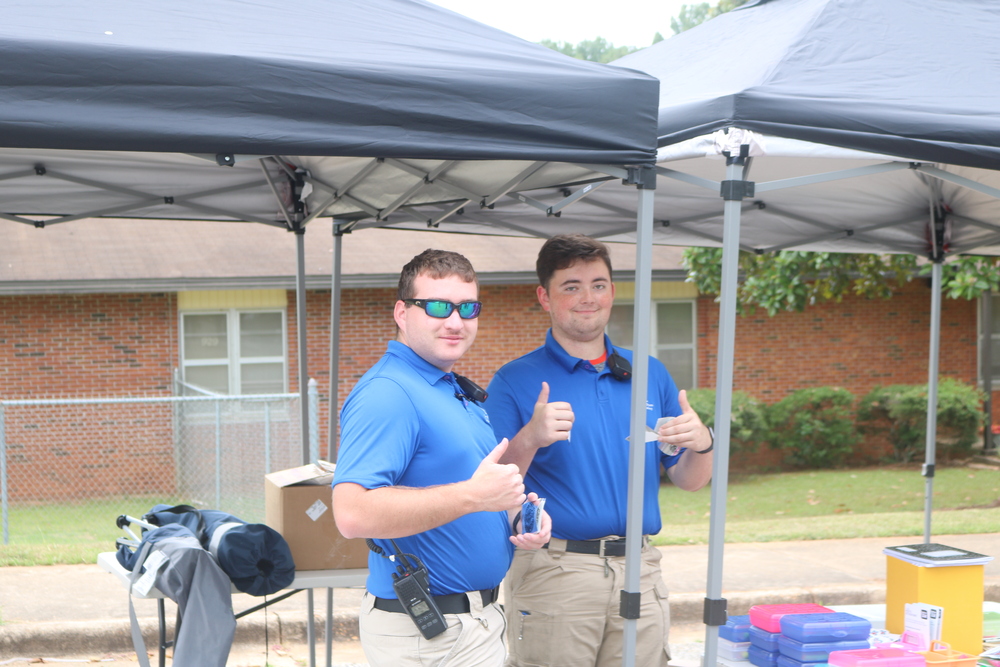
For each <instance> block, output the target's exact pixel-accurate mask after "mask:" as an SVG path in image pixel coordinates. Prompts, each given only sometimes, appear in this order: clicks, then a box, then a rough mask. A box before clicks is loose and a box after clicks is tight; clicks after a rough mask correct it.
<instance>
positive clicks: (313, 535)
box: [264, 464, 368, 570]
mask: <svg viewBox="0 0 1000 667" xmlns="http://www.w3.org/2000/svg"><path fill="white" fill-rule="evenodd" d="M332 481H333V473H331V472H327V471H326V470H323V469H322V468H320V467H319V466H316V465H312V464H310V465H307V466H300V467H298V468H289V469H288V470H280V471H278V472H273V473H271V474H269V475H265V476H264V523H266V524H267V525H268V526H270V527H271V528H274V529H275V530H276V531H278V532H279V533H281V536H282V537H284V538H285V540H286V541H287V542H288V546H289V548H290V549H291V551H292V558H294V559H295V569H296V570H344V569H354V568H366V567H368V547H367V546H366V545H365V541H364V540H363V539H353V540H349V539H347V538H346V537H344V536H342V535H341V534H340V531H338V530H337V524H336V523H334V520H333V507H332V505H333V499H332V497H331V496H332V492H331V489H330V482H332Z"/></svg>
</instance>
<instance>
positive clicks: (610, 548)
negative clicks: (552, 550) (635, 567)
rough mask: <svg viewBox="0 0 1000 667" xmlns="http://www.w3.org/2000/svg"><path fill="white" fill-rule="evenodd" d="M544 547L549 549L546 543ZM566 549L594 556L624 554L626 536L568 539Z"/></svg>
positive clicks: (570, 551)
mask: <svg viewBox="0 0 1000 667" xmlns="http://www.w3.org/2000/svg"><path fill="white" fill-rule="evenodd" d="M543 548H544V549H548V548H549V545H548V544H546V545H545V546H544V547H543ZM566 551H567V552H569V553H574V554H590V555H593V556H624V555H625V538H624V537H620V538H618V539H617V540H566Z"/></svg>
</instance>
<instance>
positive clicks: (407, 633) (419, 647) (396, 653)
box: [359, 592, 507, 667]
mask: <svg viewBox="0 0 1000 667" xmlns="http://www.w3.org/2000/svg"><path fill="white" fill-rule="evenodd" d="M468 597H469V609H470V613H468V614H445V615H444V620H445V622H446V623H447V624H448V629H447V630H445V631H444V632H442V633H441V634H439V635H438V636H437V637H434V638H433V639H424V637H423V635H421V634H420V630H418V629H417V626H416V625H414V623H413V620H412V619H411V618H410V617H409V616H408V615H407V614H400V613H396V612H391V611H382V610H381V609H375V607H374V604H375V596H373V595H372V594H371V593H365V596H364V598H363V599H362V600H361V618H360V619H359V626H360V627H359V631H360V635H361V648H363V649H364V651H365V657H366V658H368V663H369V664H370V665H371V667H432V666H433V667H501V666H502V665H503V663H504V656H505V655H506V653H507V649H506V647H505V646H504V627H505V623H504V617H503V612H502V611H501V610H500V606H499V605H498V604H496V603H495V602H494V603H493V604H490V605H487V606H486V607H485V608H484V607H483V601H482V598H481V596H480V595H479V593H478V592H473V593H472V594H471V595H469V596H468Z"/></svg>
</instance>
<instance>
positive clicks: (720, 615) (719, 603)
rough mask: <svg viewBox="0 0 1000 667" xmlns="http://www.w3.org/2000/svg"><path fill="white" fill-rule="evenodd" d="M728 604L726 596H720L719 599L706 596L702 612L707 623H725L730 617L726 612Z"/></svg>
mask: <svg viewBox="0 0 1000 667" xmlns="http://www.w3.org/2000/svg"><path fill="white" fill-rule="evenodd" d="M726 604H727V601H726V598H719V599H717V600H715V599H712V598H705V607H704V611H703V614H702V620H703V622H704V623H705V625H716V626H718V625H725V624H726V620H727V619H728V618H729V616H728V614H727V613H726Z"/></svg>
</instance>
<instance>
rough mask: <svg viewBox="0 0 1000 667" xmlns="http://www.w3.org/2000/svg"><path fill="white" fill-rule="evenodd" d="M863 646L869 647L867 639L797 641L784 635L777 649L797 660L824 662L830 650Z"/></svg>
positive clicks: (779, 638) (857, 648)
mask: <svg viewBox="0 0 1000 667" xmlns="http://www.w3.org/2000/svg"><path fill="white" fill-rule="evenodd" d="M750 641H753V640H752V639H751V640H750ZM864 648H871V646H870V645H869V644H868V640H867V639H849V640H846V641H839V642H797V641H795V640H794V639H790V638H788V637H786V636H784V635H779V636H778V651H779V652H780V653H781V654H782V655H787V656H788V657H789V658H791V659H793V660H798V661H799V662H826V661H827V658H828V657H829V656H830V653H831V652H832V651H857V650H859V649H864Z"/></svg>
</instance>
